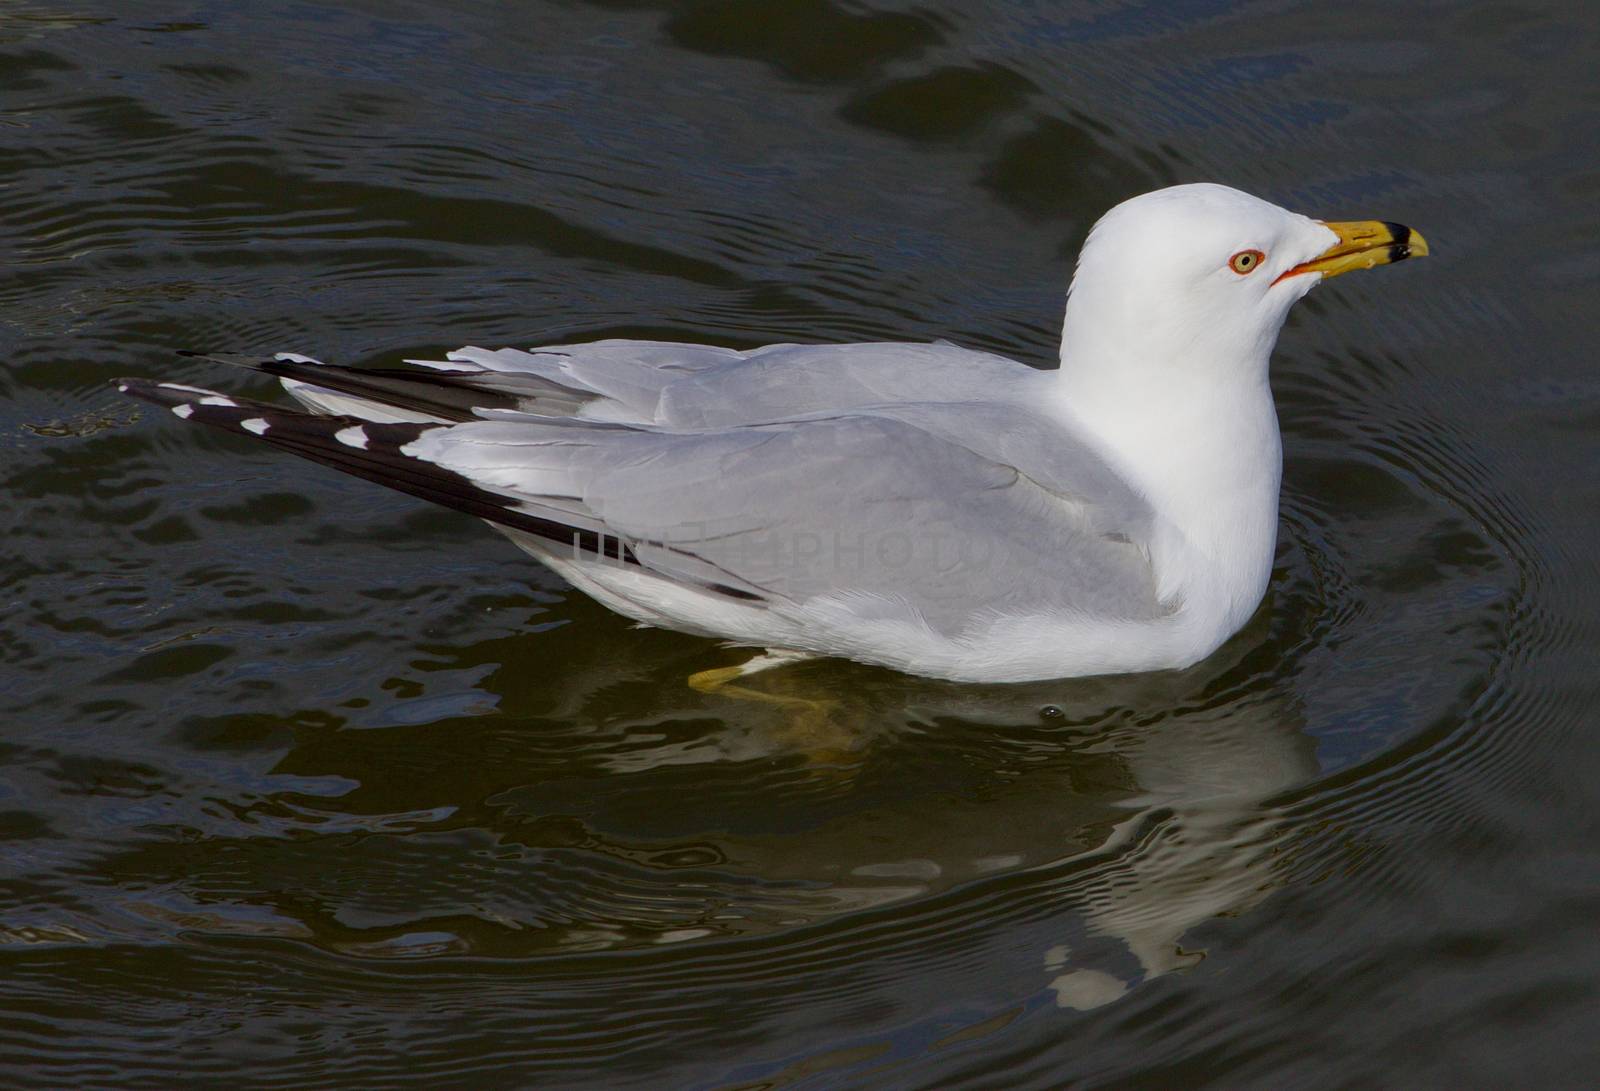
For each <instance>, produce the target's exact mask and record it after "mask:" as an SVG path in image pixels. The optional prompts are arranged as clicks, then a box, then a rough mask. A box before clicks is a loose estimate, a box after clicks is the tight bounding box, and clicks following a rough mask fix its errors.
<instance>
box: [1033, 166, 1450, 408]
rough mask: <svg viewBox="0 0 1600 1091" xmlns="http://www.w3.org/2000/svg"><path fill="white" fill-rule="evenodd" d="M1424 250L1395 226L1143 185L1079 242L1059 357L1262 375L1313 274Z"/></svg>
mask: <svg viewBox="0 0 1600 1091" xmlns="http://www.w3.org/2000/svg"><path fill="white" fill-rule="evenodd" d="M1427 253H1428V245H1427V243H1426V242H1425V241H1424V240H1423V238H1422V236H1421V235H1420V234H1418V233H1417V232H1415V231H1413V230H1411V229H1410V228H1407V227H1403V226H1401V225H1400V224H1395V223H1389V222H1386V221H1380V220H1359V221H1348V222H1329V221H1323V220H1316V219H1312V218H1311V217H1309V216H1303V215H1301V214H1299V213H1296V212H1290V211H1289V210H1287V209H1284V208H1279V207H1278V206H1277V205H1274V204H1272V203H1270V202H1268V201H1263V200H1261V199H1260V198H1259V197H1252V196H1251V195H1250V194H1248V193H1242V192H1240V191H1239V190H1236V189H1230V188H1229V187H1227V186H1220V185H1214V184H1211V183H1199V184H1194V185H1184V186H1173V187H1171V188H1169V189H1161V190H1156V191H1155V192H1153V193H1146V194H1143V195H1141V196H1138V197H1134V198H1132V199H1130V200H1127V201H1124V202H1122V203H1121V204H1120V205H1117V206H1116V207H1115V208H1113V209H1112V210H1111V211H1110V212H1107V213H1106V214H1105V216H1103V217H1102V218H1101V219H1100V221H1099V222H1098V223H1097V224H1095V226H1094V229H1093V230H1092V231H1090V233H1089V238H1088V240H1087V241H1086V242H1085V243H1084V246H1083V252H1082V254H1081V255H1080V256H1079V259H1078V270H1077V274H1076V276H1075V277H1074V278H1073V283H1072V290H1071V292H1070V294H1069V296H1068V301H1067V317H1066V328H1065V331H1064V334H1063V339H1062V366H1063V368H1078V367H1084V366H1094V367H1099V366H1105V367H1115V368H1117V369H1119V370H1124V371H1126V372H1128V373H1129V376H1130V377H1132V376H1135V375H1137V376H1139V377H1142V378H1144V379H1147V380H1151V381H1161V382H1167V381H1175V380H1179V378H1180V376H1183V375H1189V376H1194V377H1197V378H1202V379H1204V380H1206V381H1209V382H1215V381H1218V380H1219V379H1224V378H1227V377H1228V376H1229V374H1230V373H1232V374H1237V375H1239V376H1240V377H1245V376H1248V377H1250V378H1257V377H1259V378H1260V379H1262V380H1264V378H1265V370H1266V365H1267V359H1268V357H1269V356H1270V355H1271V353H1272V347H1273V344H1274V343H1275V342H1276V341H1277V337H1278V330H1279V329H1280V328H1281V327H1282V326H1283V323H1284V320H1285V319H1286V318H1287V317H1288V314H1289V308H1290V307H1291V306H1293V305H1294V303H1295V302H1296V301H1297V300H1299V299H1301V298H1302V297H1304V296H1305V294H1306V293H1307V292H1309V291H1310V290H1311V289H1312V288H1313V287H1315V286H1316V285H1317V284H1318V283H1320V282H1321V281H1323V280H1326V279H1328V278H1329V277H1334V276H1338V275H1340V274H1341V273H1346V272H1350V271H1351V270H1354V269H1367V268H1371V267H1373V266H1376V265H1387V264H1390V263H1392V262H1397V261H1403V260H1405V259H1406V258H1409V257H1420V256H1422V255H1425V254H1427ZM1180 385H1181V383H1180Z"/></svg>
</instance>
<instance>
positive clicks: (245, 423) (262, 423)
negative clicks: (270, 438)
mask: <svg viewBox="0 0 1600 1091" xmlns="http://www.w3.org/2000/svg"><path fill="white" fill-rule="evenodd" d="M239 427H240V428H243V429H244V430H245V431H246V432H254V433H255V434H256V435H258V436H264V435H266V434H267V429H268V428H269V427H271V426H270V425H269V424H268V423H267V421H266V418H264V417H251V418H250V419H249V420H242V421H240V422H239Z"/></svg>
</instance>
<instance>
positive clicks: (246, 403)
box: [116, 379, 639, 565]
mask: <svg viewBox="0 0 1600 1091" xmlns="http://www.w3.org/2000/svg"><path fill="white" fill-rule="evenodd" d="M116 386H117V389H118V390H119V391H121V392H122V393H124V394H127V395H129V396H131V397H134V398H139V399H141V400H142V401H147V402H151V403H153V404H155V405H159V406H163V407H165V408H167V409H169V410H171V411H172V413H173V415H174V416H177V417H181V418H183V419H184V420H192V421H195V422H197V423H200V424H207V425H210V426H211V427H213V428H219V429H221V430H222V431H224V432H233V433H235V434H238V435H248V436H251V437H254V438H256V439H260V440H262V441H264V442H266V443H270V444H272V445H273V446H274V447H280V448H282V449H283V450H286V451H289V452H290V453H292V454H296V455H299V456H300V457H301V458H306V459H310V460H311V461H312V462H320V463H322V464H323V465H325V466H332V467H333V468H334V469H337V470H342V471H344V472H345V473H347V474H352V475H354V476H355V477H360V478H365V479H366V480H368V481H373V482H376V483H377V484H380V485H386V486H388V487H389V488H391V489H395V490H397V491H399V492H403V493H408V494H410V495H411V496H415V497H418V498H419V499H422V500H427V501H430V502H432V503H435V504H439V505H441V506H442V507H447V508H453V509H454V510H456V511H460V512H465V513H466V514H468V515H476V516H477V517H478V518H480V519H484V520H487V521H488V522H490V523H493V524H495V525H497V526H502V527H506V528H508V529H511V530H518V531H522V532H523V533H525V534H529V535H531V536H533V537H535V538H540V539H543V540H545V541H549V542H553V543H557V544H559V545H562V546H566V547H568V548H572V549H576V550H581V551H582V552H583V553H585V554H586V555H588V556H592V557H603V558H606V559H609V560H612V561H619V562H621V563H623V564H632V565H637V564H638V563H639V562H638V560H637V558H636V557H635V556H634V554H633V550H632V549H631V548H630V547H629V546H628V545H627V544H626V543H624V542H622V541H620V540H619V539H618V538H616V537H615V536H612V535H608V534H604V533H600V532H597V531H596V530H594V529H590V528H585V527H575V526H571V525H569V524H566V523H562V522H559V521H557V520H554V519H548V518H543V517H541V516H539V515H535V514H532V513H530V512H528V511H526V510H523V507H524V505H523V504H522V503H521V501H520V500H519V498H517V497H515V496H511V495H507V494H505V493H501V492H497V491H495V490H493V489H490V488H485V487H483V486H481V485H479V484H477V483H476V482H474V481H472V480H471V479H470V478H467V477H465V476H463V475H461V474H459V473H456V472H455V471H453V470H448V469H445V468H444V467H442V466H439V465H437V464H436V463H434V462H431V461H429V460H428V459H426V458H424V457H422V456H421V455H418V454H414V453H409V452H408V451H407V446H408V445H410V444H413V443H415V442H416V441H417V440H419V439H421V438H422V437H423V436H424V435H425V434H426V433H428V432H430V431H432V430H434V429H436V428H441V427H448V426H447V425H444V424H440V423H412V422H398V423H391V422H375V421H370V420H364V419H362V418H360V417H353V416H322V415H317V414H312V413H304V412H301V411H299V410H296V409H286V408H284V407H283V406H278V405H271V404H269V403H267V402H258V401H253V400H251V399H248V398H238V397H234V396H233V395H231V394H220V393H218V392H216V391H214V390H206V389H204V388H202V387H197V386H186V385H184V384H182V383H162V382H153V381H151V380H148V379H118V380H116Z"/></svg>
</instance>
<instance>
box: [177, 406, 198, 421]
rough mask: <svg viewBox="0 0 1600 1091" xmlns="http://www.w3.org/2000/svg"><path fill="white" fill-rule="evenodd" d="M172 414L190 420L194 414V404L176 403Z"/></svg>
mask: <svg viewBox="0 0 1600 1091" xmlns="http://www.w3.org/2000/svg"><path fill="white" fill-rule="evenodd" d="M172 415H173V416H174V417H182V418H183V419H184V420H188V419H189V418H190V417H192V416H194V406H192V405H175V406H173V407H172Z"/></svg>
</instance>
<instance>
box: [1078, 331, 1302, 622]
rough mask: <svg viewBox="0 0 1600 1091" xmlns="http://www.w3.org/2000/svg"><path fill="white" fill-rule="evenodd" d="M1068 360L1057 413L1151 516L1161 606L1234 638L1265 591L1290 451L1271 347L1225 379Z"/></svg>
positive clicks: (1138, 364)
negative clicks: (1273, 384)
mask: <svg viewBox="0 0 1600 1091" xmlns="http://www.w3.org/2000/svg"><path fill="white" fill-rule="evenodd" d="M1072 348H1073V345H1072V343H1071V339H1070V338H1069V339H1068V341H1067V343H1066V344H1064V346H1063V356H1064V359H1063V361H1062V366H1061V371H1060V372H1059V373H1058V376H1057V384H1058V385H1057V389H1058V393H1059V398H1060V403H1059V404H1060V408H1061V411H1062V412H1063V413H1065V414H1067V415H1069V416H1070V417H1071V419H1072V420H1073V422H1074V423H1075V425H1076V427H1077V428H1078V429H1080V430H1081V431H1082V432H1083V433H1086V434H1088V435H1089V436H1091V437H1092V438H1093V440H1094V441H1095V443H1096V444H1097V446H1098V447H1099V448H1100V451H1101V453H1102V455H1103V456H1104V457H1106V458H1107V459H1108V460H1109V461H1110V462H1111V463H1112V465H1113V466H1114V467H1115V468H1116V469H1117V471H1118V472H1119V473H1120V474H1121V475H1122V476H1123V477H1124V478H1125V479H1126V480H1128V481H1130V482H1132V483H1133V485H1134V486H1135V487H1136V488H1137V489H1138V490H1139V491H1140V492H1141V493H1142V494H1143V495H1144V496H1145V498H1146V499H1147V500H1148V501H1149V502H1150V504H1151V507H1152V508H1153V509H1154V511H1155V513H1156V516H1157V533H1156V536H1155V539H1154V541H1153V542H1152V548H1151V553H1152V556H1151V560H1152V563H1153V564H1154V566H1155V570H1156V576H1157V579H1158V581H1159V588H1160V592H1161V594H1162V597H1163V598H1181V599H1182V600H1183V601H1184V603H1185V605H1186V608H1187V609H1189V610H1193V611H1198V612H1200V613H1202V614H1204V615H1206V616H1207V617H1209V618H1210V619H1211V620H1212V623H1214V624H1215V625H1217V626H1218V627H1219V628H1222V627H1226V629H1227V631H1228V632H1232V631H1233V630H1234V629H1236V628H1237V627H1238V626H1239V625H1242V624H1243V623H1244V621H1245V620H1246V619H1248V617H1249V616H1250V614H1251V613H1252V612H1254V610H1255V608H1256V606H1257V605H1258V604H1259V602H1260V601H1261V596H1262V595H1263V594H1264V593H1265V591H1266V587H1267V581H1268V578H1269V577H1270V575H1271V571H1272V560H1273V555H1274V552H1275V546H1276V541H1277V529H1278V487H1279V483H1280V481H1281V478H1282V473H1283V449H1282V442H1281V440H1280V438H1279V434H1278V416H1277V411H1276V409H1275V407H1274V405H1273V401H1272V390H1271V388H1270V386H1269V385H1268V382H1267V366H1266V357H1267V356H1268V355H1269V354H1270V352H1271V345H1270V344H1268V345H1266V346H1265V347H1264V348H1263V349H1261V350H1260V356H1261V358H1260V360H1259V361H1256V360H1250V361H1246V362H1245V363H1246V366H1244V367H1240V366H1239V364H1238V362H1237V361H1235V362H1233V364H1232V366H1230V367H1228V368H1226V369H1218V368H1208V367H1205V366H1203V365H1199V364H1197V365H1196V366H1195V367H1193V368H1191V369H1185V368H1183V367H1181V366H1179V367H1174V364H1173V360H1174V357H1170V356H1168V357H1165V358H1164V359H1161V360H1159V361H1151V362H1150V364H1149V366H1146V365H1145V363H1144V361H1142V360H1139V359H1137V358H1130V357H1128V356H1126V355H1123V356H1122V357H1121V358H1117V357H1101V359H1115V360H1116V364H1115V365H1113V366H1107V365H1106V364H1104V363H1101V362H1099V361H1097V360H1095V359H1094V358H1092V357H1091V358H1088V359H1087V360H1086V359H1085V358H1084V357H1082V356H1079V357H1077V361H1076V362H1075V361H1074V360H1073V359H1070V358H1066V356H1067V353H1068V352H1069V351H1071V350H1072ZM1084 348H1085V349H1087V348H1088V346H1084ZM1102 351H1110V349H1109V348H1104V349H1102ZM1176 359H1179V360H1182V359H1183V357H1182V356H1179V357H1176ZM1191 359H1192V357H1191ZM1157 375H1159V376H1160V379H1159V380H1157V379H1155V378H1153V377H1154V376H1157Z"/></svg>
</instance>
